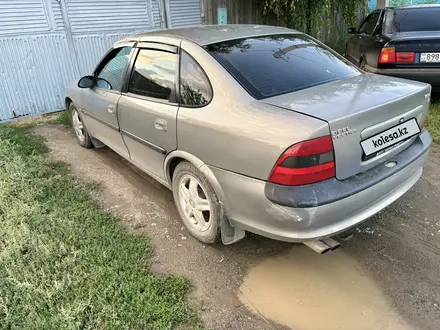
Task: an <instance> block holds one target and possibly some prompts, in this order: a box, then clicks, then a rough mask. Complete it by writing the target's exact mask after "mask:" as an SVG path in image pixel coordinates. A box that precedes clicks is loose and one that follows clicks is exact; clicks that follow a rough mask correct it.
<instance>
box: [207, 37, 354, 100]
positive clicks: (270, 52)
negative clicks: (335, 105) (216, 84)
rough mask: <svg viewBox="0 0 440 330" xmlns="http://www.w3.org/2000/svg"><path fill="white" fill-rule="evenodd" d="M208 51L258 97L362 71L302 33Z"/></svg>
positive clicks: (238, 42) (241, 41)
mask: <svg viewBox="0 0 440 330" xmlns="http://www.w3.org/2000/svg"><path fill="white" fill-rule="evenodd" d="M206 50H207V51H208V52H209V53H210V54H211V55H212V56H213V57H214V58H215V59H216V60H217V61H219V62H220V64H222V65H223V66H224V67H225V68H226V70H228V71H229V73H230V74H231V76H232V77H234V78H235V79H236V80H237V81H238V82H239V83H240V84H241V85H242V86H243V87H244V88H245V89H246V90H247V91H248V92H249V94H251V95H252V96H253V97H254V98H256V99H264V98H268V97H271V96H276V95H281V94H286V93H290V92H294V91H298V90H302V89H306V88H310V87H313V86H317V85H322V84H325V83H328V82H331V81H335V80H340V79H343V78H347V77H351V76H355V75H359V74H360V72H359V71H358V70H357V69H356V68H355V67H354V66H353V65H351V64H350V63H348V62H347V61H345V60H344V59H341V58H340V57H338V56H337V55H335V54H334V53H333V52H332V51H331V50H330V49H328V48H327V47H326V46H324V45H322V44H319V43H317V42H315V41H314V40H313V39H311V38H310V37H308V36H306V35H304V34H299V33H296V34H277V35H270V36H261V37H250V38H244V39H236V40H231V41H225V42H220V43H216V44H211V45H208V46H206Z"/></svg>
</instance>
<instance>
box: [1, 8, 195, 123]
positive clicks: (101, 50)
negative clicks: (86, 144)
mask: <svg viewBox="0 0 440 330" xmlns="http://www.w3.org/2000/svg"><path fill="white" fill-rule="evenodd" d="M164 5H165V7H166V8H167V9H168V10H169V13H168V15H167V16H168V17H169V18H171V19H170V20H168V22H169V23H170V25H171V26H172V27H178V26H185V25H186V26H191V25H197V24H201V15H200V1H199V0H94V1H92V0H0V79H1V81H2V82H1V83H0V121H3V120H7V119H12V118H16V117H19V116H24V115H33V114H40V113H46V112H52V111H57V110H60V109H62V108H63V107H64V92H65V87H66V86H67V84H68V83H69V82H70V81H72V80H73V79H75V78H79V77H80V76H82V75H85V74H88V73H90V72H92V70H93V69H94V67H95V66H96V64H97V62H98V61H99V59H100V58H101V57H102V56H103V55H104V54H105V52H106V51H107V50H108V48H109V47H110V46H111V45H113V44H114V43H115V42H116V41H118V40H119V39H121V38H123V37H126V36H129V35H132V34H135V33H140V32H144V31H148V30H152V29H160V28H164V27H165V26H164V24H165V21H166V20H165V19H164V16H163V12H162V10H163V9H162V6H164Z"/></svg>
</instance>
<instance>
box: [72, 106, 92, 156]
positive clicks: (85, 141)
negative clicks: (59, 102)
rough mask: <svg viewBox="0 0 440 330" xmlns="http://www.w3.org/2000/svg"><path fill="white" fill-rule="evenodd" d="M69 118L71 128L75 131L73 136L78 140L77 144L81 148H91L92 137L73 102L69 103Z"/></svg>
mask: <svg viewBox="0 0 440 330" xmlns="http://www.w3.org/2000/svg"><path fill="white" fill-rule="evenodd" d="M69 119H70V122H71V123H72V128H73V131H74V132H75V137H76V140H77V141H78V144H79V145H80V146H81V147H83V148H87V149H89V148H92V147H93V144H92V139H91V138H90V135H89V133H88V131H87V128H86V126H85V124H84V121H83V117H82V115H81V114H80V112H79V111H78V109H77V107H76V106H75V104H74V103H73V102H71V103H70V104H69Z"/></svg>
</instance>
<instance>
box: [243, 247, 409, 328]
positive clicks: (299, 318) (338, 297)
mask: <svg viewBox="0 0 440 330" xmlns="http://www.w3.org/2000/svg"><path fill="white" fill-rule="evenodd" d="M238 295H239V298H240V300H241V302H242V303H243V304H244V305H245V306H246V307H247V308H248V309H250V310H251V311H252V312H254V313H256V314H259V315H260V316H262V317H263V318H266V319H269V320H272V321H275V322H277V323H279V324H283V325H285V326H288V327H289V328H292V329H298V330H303V329H307V330H312V329H317V330H318V329H319V330H321V329H323V330H324V329H325V330H330V329H340V330H345V329H347V330H354V329H356V330H361V329H379V330H408V329H412V328H411V327H410V326H409V325H408V324H407V323H406V322H404V320H402V319H401V318H400V317H399V316H398V315H397V314H396V313H395V312H394V311H393V310H392V308H391V306H390V304H389V303H388V302H387V300H386V299H385V296H384V294H383V292H382V291H381V288H380V287H378V286H377V285H376V283H375V282H374V281H373V280H372V279H371V278H369V277H368V276H367V275H366V274H365V272H364V271H363V270H362V267H361V266H360V265H359V263H357V261H356V260H354V259H352V258H351V257H349V256H348V255H347V254H345V253H344V251H343V250H342V249H339V250H336V251H333V252H331V253H328V254H326V255H318V254H317V253H315V252H313V251H312V250H310V249H309V248H307V247H305V246H301V245H295V246H294V247H293V248H292V250H291V251H289V252H288V253H286V254H283V255H280V256H276V257H271V258H268V259H266V260H263V261H261V262H260V263H258V264H256V265H254V266H253V267H251V268H250V269H249V271H248V274H247V275H246V277H245V279H244V282H243V284H242V286H241V287H240V290H239V294H238Z"/></svg>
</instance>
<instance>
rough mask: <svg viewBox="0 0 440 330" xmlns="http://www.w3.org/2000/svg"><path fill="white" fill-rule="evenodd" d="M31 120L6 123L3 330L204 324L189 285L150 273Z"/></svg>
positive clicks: (1, 142) (139, 241)
mask: <svg viewBox="0 0 440 330" xmlns="http://www.w3.org/2000/svg"><path fill="white" fill-rule="evenodd" d="M29 128H30V127H29V126H11V125H1V126H0V329H45V330H46V329H57V330H60V329H171V328H174V327H176V326H178V325H182V326H184V327H194V328H197V327H200V321H199V319H198V317H197V316H196V314H195V313H194V312H193V311H192V310H191V309H190V307H189V306H188V304H187V302H186V299H185V296H186V293H187V292H188V289H189V287H190V285H189V283H188V282H187V281H186V280H185V279H183V278H180V277H173V276H156V275H153V274H152V273H151V272H150V269H149V260H150V256H151V245H150V243H149V240H148V239H147V238H145V237H141V236H135V235H130V234H128V233H126V232H125V231H124V230H123V229H122V227H120V225H119V224H118V221H117V219H115V218H114V217H113V216H111V215H110V214H108V213H106V212H104V211H101V210H100V209H99V207H98V205H97V204H96V202H94V201H93V200H92V199H91V198H90V197H89V194H88V191H87V189H89V188H93V187H88V186H87V185H82V184H79V183H77V182H76V181H75V180H74V178H73V177H72V176H71V174H70V172H69V170H68V169H67V168H66V167H65V166H64V164H62V163H55V162H51V161H48V160H47V158H46V156H45V153H46V152H47V148H46V146H45V144H44V141H43V139H42V138H41V137H38V136H34V135H31V134H30V133H29Z"/></svg>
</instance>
